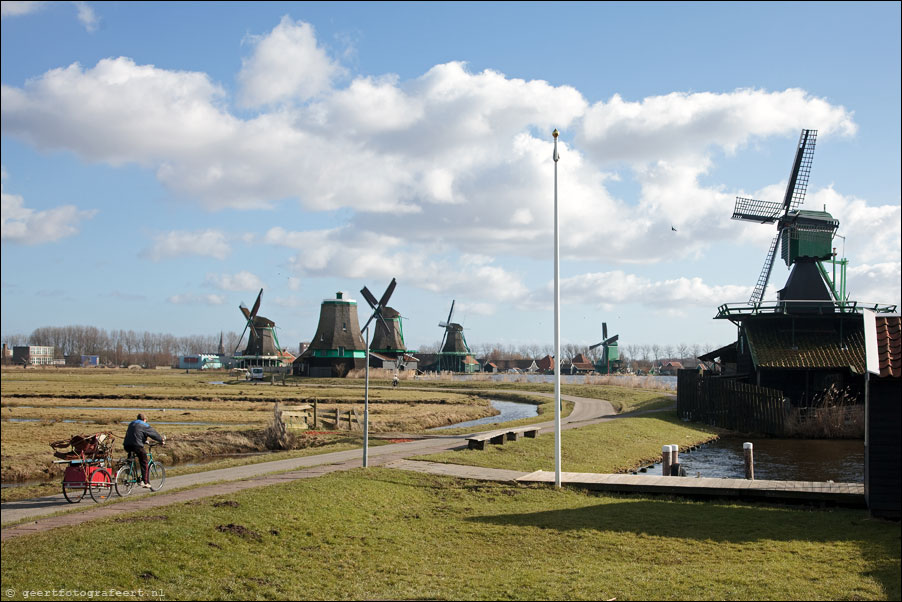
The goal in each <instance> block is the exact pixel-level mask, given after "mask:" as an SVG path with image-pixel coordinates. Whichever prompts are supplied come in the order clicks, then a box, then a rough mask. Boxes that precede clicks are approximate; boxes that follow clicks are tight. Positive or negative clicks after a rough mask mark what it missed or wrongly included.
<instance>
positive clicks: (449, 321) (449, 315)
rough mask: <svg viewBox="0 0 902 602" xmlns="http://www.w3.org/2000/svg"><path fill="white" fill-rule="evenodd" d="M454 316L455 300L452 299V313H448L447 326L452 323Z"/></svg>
mask: <svg viewBox="0 0 902 602" xmlns="http://www.w3.org/2000/svg"><path fill="white" fill-rule="evenodd" d="M453 316H454V299H451V311H449V312H448V319H447V320H445V323H446V324H450V323H451V318H452V317H453Z"/></svg>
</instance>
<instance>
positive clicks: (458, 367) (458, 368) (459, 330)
mask: <svg viewBox="0 0 902 602" xmlns="http://www.w3.org/2000/svg"><path fill="white" fill-rule="evenodd" d="M453 318H454V300H453V299H452V300H451V311H449V312H448V319H447V320H445V321H444V322H439V323H438V325H439V328H444V329H445V334H444V335H442V345H441V347H440V348H439V349H440V351H439V366H440V369H442V370H450V371H452V372H464V371H465V364H464V362H463V360H464V359H465V358H466V356H468V355H470V347H469V345H467V339H466V338H465V337H464V327H463V326H461V325H460V324H457V323H455V322H452V321H451V320H452V319H453Z"/></svg>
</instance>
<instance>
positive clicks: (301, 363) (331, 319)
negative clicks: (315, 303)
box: [294, 292, 366, 378]
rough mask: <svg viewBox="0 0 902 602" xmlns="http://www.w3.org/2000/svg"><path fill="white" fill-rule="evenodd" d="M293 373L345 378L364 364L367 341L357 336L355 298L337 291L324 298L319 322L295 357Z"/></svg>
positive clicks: (357, 323) (364, 365) (358, 329)
mask: <svg viewBox="0 0 902 602" xmlns="http://www.w3.org/2000/svg"><path fill="white" fill-rule="evenodd" d="M294 365H295V370H294V372H295V374H299V375H302V376H331V377H339V378H342V377H345V376H347V374H348V372H350V371H351V370H355V369H360V370H362V369H364V368H365V367H366V343H364V341H363V337H362V336H361V335H360V322H359V320H358V319H357V301H355V300H354V299H347V298H345V295H344V293H342V292H338V293H336V294H335V298H334V299H323V302H322V305H320V312H319V324H318V325H317V327H316V334H315V335H314V337H313V340H312V341H311V342H310V346H309V347H307V349H306V350H305V351H304V353H302V354H301V356H300V357H298V359H297V360H295V363H294Z"/></svg>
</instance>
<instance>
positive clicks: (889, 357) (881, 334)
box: [876, 316, 902, 378]
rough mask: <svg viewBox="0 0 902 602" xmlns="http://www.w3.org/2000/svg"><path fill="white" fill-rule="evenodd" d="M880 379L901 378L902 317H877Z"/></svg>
mask: <svg viewBox="0 0 902 602" xmlns="http://www.w3.org/2000/svg"><path fill="white" fill-rule="evenodd" d="M876 322H877V357H878V358H879V360H880V377H881V378H902V316H877V319H876Z"/></svg>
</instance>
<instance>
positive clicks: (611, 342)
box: [589, 322, 620, 374]
mask: <svg viewBox="0 0 902 602" xmlns="http://www.w3.org/2000/svg"><path fill="white" fill-rule="evenodd" d="M619 338H620V335H619V334H615V335H614V336H611V337H609V336H608V323H607V322H602V323H601V342H600V343H595V344H594V345H592V346H590V347H589V350H592V349H597V348H598V347H601V359H600V360H598V363H596V364H595V371H596V372H598V373H599V374H610V373H611V372H612V368H611V364H614V368H613V369H614V370H616V369H617V368H619V366H620V348H619V347H618V346H617V340H618V339H619Z"/></svg>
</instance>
